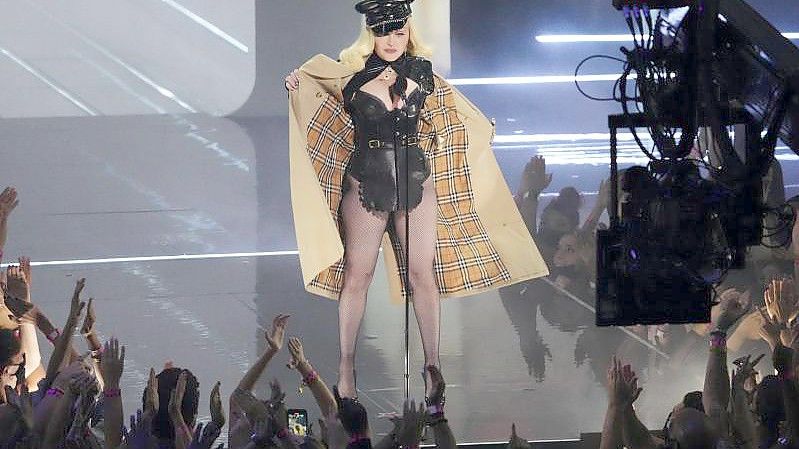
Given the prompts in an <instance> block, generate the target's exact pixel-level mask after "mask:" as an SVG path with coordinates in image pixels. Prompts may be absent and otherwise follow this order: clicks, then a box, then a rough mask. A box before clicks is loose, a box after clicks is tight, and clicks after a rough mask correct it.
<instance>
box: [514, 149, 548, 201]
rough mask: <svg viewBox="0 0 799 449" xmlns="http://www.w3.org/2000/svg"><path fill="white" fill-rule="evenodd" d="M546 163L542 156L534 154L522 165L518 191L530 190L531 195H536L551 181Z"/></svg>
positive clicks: (522, 192) (525, 191)
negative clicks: (522, 171)
mask: <svg viewBox="0 0 799 449" xmlns="http://www.w3.org/2000/svg"><path fill="white" fill-rule="evenodd" d="M546 171H547V164H546V161H545V160H544V158H543V157H542V156H534V157H532V158H530V161H529V162H528V163H527V165H525V167H524V173H522V181H521V184H520V185H519V193H521V194H524V193H527V192H530V194H531V195H538V194H540V193H541V192H543V191H544V189H546V188H547V187H549V184H550V183H552V174H551V173H547V172H546Z"/></svg>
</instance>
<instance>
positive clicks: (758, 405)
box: [754, 374, 785, 447]
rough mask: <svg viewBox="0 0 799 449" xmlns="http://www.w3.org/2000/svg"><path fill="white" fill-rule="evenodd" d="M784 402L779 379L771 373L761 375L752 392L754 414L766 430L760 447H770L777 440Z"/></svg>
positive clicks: (783, 412)
mask: <svg viewBox="0 0 799 449" xmlns="http://www.w3.org/2000/svg"><path fill="white" fill-rule="evenodd" d="M784 404H785V402H784V400H783V397H782V384H781V381H780V379H779V378H778V377H777V376H775V375H773V374H772V375H768V376H765V377H763V380H761V381H760V383H759V384H758V385H757V388H755V394H754V410H755V414H756V415H757V418H758V420H759V421H760V424H761V425H762V426H763V428H764V430H765V431H766V432H764V435H763V438H764V439H765V441H761V446H760V447H771V446H772V445H773V444H774V443H776V442H777V439H778V438H779V430H780V424H781V423H782V422H783V421H785V405H784Z"/></svg>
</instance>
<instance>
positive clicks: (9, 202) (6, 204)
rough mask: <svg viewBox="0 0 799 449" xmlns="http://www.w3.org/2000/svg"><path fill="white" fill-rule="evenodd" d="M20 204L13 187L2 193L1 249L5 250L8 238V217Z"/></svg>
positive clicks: (0, 207)
mask: <svg viewBox="0 0 799 449" xmlns="http://www.w3.org/2000/svg"><path fill="white" fill-rule="evenodd" d="M18 204H19V200H17V190H16V189H14V188H13V187H6V188H5V190H3V193H0V249H3V247H4V246H5V243H6V237H7V236H8V217H9V216H10V215H11V212H12V211H13V210H14V208H16V207H17V205H18Z"/></svg>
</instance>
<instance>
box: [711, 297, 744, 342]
mask: <svg viewBox="0 0 799 449" xmlns="http://www.w3.org/2000/svg"><path fill="white" fill-rule="evenodd" d="M751 305H752V299H751V297H750V295H749V292H746V293H740V292H738V291H737V290H735V289H733V288H730V289H727V290H725V291H724V292H723V293H722V294H721V299H720V301H719V304H718V305H717V306H716V307H718V308H719V313H718V315H717V316H715V317H714V318H713V320H712V325H711V326H712V328H714V329H718V330H720V331H723V332H727V330H728V329H729V328H730V327H732V326H733V325H734V324H735V323H736V322H738V320H739V319H741V317H743V316H744V315H745V314H746V312H748V311H749V308H750V306H751Z"/></svg>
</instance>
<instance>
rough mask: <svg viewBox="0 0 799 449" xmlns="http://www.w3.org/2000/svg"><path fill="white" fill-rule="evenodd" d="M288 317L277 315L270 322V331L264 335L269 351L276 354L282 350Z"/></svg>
mask: <svg viewBox="0 0 799 449" xmlns="http://www.w3.org/2000/svg"><path fill="white" fill-rule="evenodd" d="M288 320H289V315H282V314H281V315H278V316H276V317H275V319H274V320H272V330H271V331H270V332H267V333H265V336H266V342H267V343H268V344H269V349H271V350H273V351H275V352H278V351H280V350H281V349H283V339H284V338H285V336H286V324H288Z"/></svg>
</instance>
